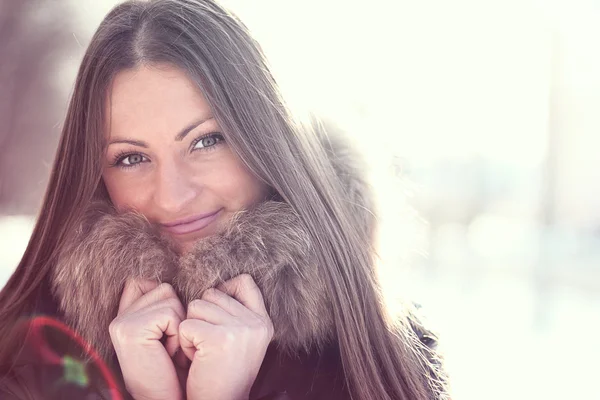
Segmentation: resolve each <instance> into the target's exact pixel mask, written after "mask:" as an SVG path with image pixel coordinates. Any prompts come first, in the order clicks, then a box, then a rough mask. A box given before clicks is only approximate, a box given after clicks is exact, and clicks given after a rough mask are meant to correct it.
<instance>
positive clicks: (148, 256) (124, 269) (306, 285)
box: [50, 130, 375, 358]
mask: <svg viewBox="0 0 600 400" xmlns="http://www.w3.org/2000/svg"><path fill="white" fill-rule="evenodd" d="M322 138H323V139H326V140H323V144H324V146H325V148H326V150H327V152H328V155H329V159H330V161H331V163H332V166H333V168H334V170H335V172H336V174H337V176H338V178H339V179H340V181H341V182H342V185H343V187H344V188H345V189H346V191H347V198H348V200H349V204H351V205H352V206H353V207H355V212H354V213H353V214H352V216H353V217H354V218H355V220H356V223H357V224H359V225H358V226H359V227H360V228H361V230H363V232H365V234H366V235H368V236H367V237H369V236H370V234H372V232H373V230H374V225H375V223H374V215H373V213H372V211H371V210H372V202H371V195H370V190H369V188H368V185H367V183H366V181H365V178H364V176H363V171H364V168H363V165H362V163H361V160H360V158H359V157H357V155H356V154H355V153H354V152H353V151H352V150H351V149H350V147H348V144H347V142H346V141H345V140H343V139H341V136H340V135H339V134H334V135H331V130H329V135H325V134H323V135H322ZM242 273H248V274H250V275H251V276H252V277H253V278H254V279H255V281H256V282H257V284H258V286H259V287H260V289H261V291H262V293H263V297H264V299H265V303H266V306H267V309H268V311H269V315H270V316H271V319H272V321H273V326H274V328H275V334H274V341H275V344H276V345H277V346H278V348H279V350H280V351H283V352H286V353H288V354H298V353H299V352H303V351H311V350H314V349H317V350H318V349H322V348H323V347H325V346H326V345H327V344H328V343H329V342H330V341H331V340H332V339H333V338H334V337H335V325H334V321H333V315H332V312H331V307H330V299H329V295H328V293H327V290H326V282H325V278H324V276H323V271H322V270H321V269H320V268H319V266H318V265H317V262H316V261H315V255H314V253H313V251H312V246H311V243H310V240H309V237H308V235H307V233H306V231H305V229H304V228H303V226H302V223H301V221H300V219H299V217H298V215H297V214H296V213H295V212H294V210H293V209H292V208H291V207H290V206H289V205H287V204H286V203H283V202H278V201H266V202H264V203H261V204H259V205H258V206H256V207H255V208H253V209H249V210H245V211H242V212H239V213H238V214H237V215H236V216H235V217H234V218H232V220H231V221H230V223H229V224H228V226H227V227H226V228H225V229H224V230H223V231H221V232H220V233H219V234H216V235H214V236H211V237H209V238H206V239H202V240H200V241H198V242H197V243H196V245H195V248H194V249H193V250H192V251H191V252H189V253H186V254H184V255H182V256H179V255H177V253H176V252H175V251H174V249H173V248H172V247H171V245H170V244H169V243H168V242H167V241H166V240H165V239H164V238H162V237H161V236H160V234H159V232H158V230H157V229H156V228H155V227H153V226H152V225H151V224H149V223H148V221H147V220H146V219H145V218H144V217H143V216H141V215H138V214H134V213H124V214H120V215H118V214H117V213H116V212H115V211H114V210H113V209H112V207H111V206H110V205H108V204H104V203H94V204H92V205H91V206H90V208H89V210H87V212H86V213H85V215H84V217H83V218H82V220H81V222H80V223H79V224H78V226H77V227H76V229H74V233H73V235H72V236H71V238H70V239H69V241H68V242H67V244H66V245H65V246H64V247H63V251H62V252H61V253H60V254H59V256H58V260H57V263H56V265H55V268H54V269H53V271H52V276H51V282H50V283H51V287H52V291H53V294H54V296H55V297H56V299H57V301H58V303H59V308H60V311H61V312H62V313H63V314H64V317H65V319H66V321H67V323H69V324H70V325H72V326H73V327H74V328H75V329H76V330H77V331H78V332H79V333H80V334H81V335H82V336H83V338H84V339H86V340H87V341H88V342H89V343H90V344H92V345H93V346H94V347H95V348H96V350H97V351H98V352H99V353H100V354H101V355H102V356H103V357H105V358H112V357H113V355H114V353H113V350H112V344H111V341H110V337H109V334H108V326H109V324H110V322H111V321H112V319H113V318H114V317H115V316H116V313H117V309H118V304H119V299H120V295H121V292H122V290H123V286H124V283H125V281H126V280H127V279H128V278H132V277H133V278H145V279H157V280H159V281H163V282H170V283H172V285H173V287H174V288H175V290H176V291H177V292H178V294H179V295H180V298H181V300H182V302H183V303H184V306H185V305H187V304H188V302H190V301H191V300H193V299H195V298H198V297H199V296H200V295H201V294H202V292H203V291H204V290H206V289H207V288H210V287H214V286H217V285H218V284H219V283H221V282H223V281H225V280H227V279H230V278H232V277H234V276H237V275H239V274H242Z"/></svg>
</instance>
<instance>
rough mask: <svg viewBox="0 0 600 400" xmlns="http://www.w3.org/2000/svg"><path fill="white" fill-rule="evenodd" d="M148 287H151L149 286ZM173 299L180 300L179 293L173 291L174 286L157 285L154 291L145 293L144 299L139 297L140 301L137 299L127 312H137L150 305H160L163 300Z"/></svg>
mask: <svg viewBox="0 0 600 400" xmlns="http://www.w3.org/2000/svg"><path fill="white" fill-rule="evenodd" d="M147 287H149V286H147ZM142 289H145V287H142ZM171 298H174V299H177V300H179V298H178V297H177V293H176V292H175V289H173V286H171V285H169V284H168V283H161V284H157V286H156V287H154V288H153V289H152V290H150V291H148V292H146V293H144V295H143V296H142V297H139V298H138V299H136V300H135V301H134V302H133V303H132V304H131V305H130V306H129V308H128V309H127V312H135V311H138V310H140V309H142V308H145V307H149V306H150V305H152V304H154V303H158V302H160V301H162V300H166V299H171Z"/></svg>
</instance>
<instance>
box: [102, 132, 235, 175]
mask: <svg viewBox="0 0 600 400" xmlns="http://www.w3.org/2000/svg"><path fill="white" fill-rule="evenodd" d="M209 137H214V138H215V139H216V141H215V144H213V145H212V146H208V147H200V148H198V149H194V146H196V145H197V144H198V143H199V142H201V141H202V140H204V139H206V138H209ZM224 141H225V138H224V137H223V135H222V134H220V133H218V132H213V133H208V134H206V135H202V136H200V137H198V138H196V139H194V140H193V141H192V144H191V146H190V147H191V148H192V149H191V151H212V150H215V147H216V146H218V145H220V144H222V143H223V142H224ZM135 155H139V156H141V157H142V159H145V160H147V159H148V158H147V157H146V156H145V155H143V154H141V153H138V152H131V151H125V150H124V151H121V152H119V153H117V154H116V155H115V156H114V157H113V161H112V162H111V164H110V166H111V167H117V168H123V169H129V168H135V167H137V166H138V165H140V164H142V163H144V162H146V161H145V160H142V161H140V162H138V163H135V164H131V165H126V164H123V161H124V160H125V159H126V158H127V157H129V156H135Z"/></svg>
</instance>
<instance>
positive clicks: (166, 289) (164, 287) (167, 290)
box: [157, 282, 176, 296]
mask: <svg viewBox="0 0 600 400" xmlns="http://www.w3.org/2000/svg"><path fill="white" fill-rule="evenodd" d="M157 289H158V290H159V291H160V292H161V293H164V294H165V295H167V296H176V293H175V289H174V288H173V286H172V285H171V284H170V283H167V282H163V283H161V284H160V285H158V288H157Z"/></svg>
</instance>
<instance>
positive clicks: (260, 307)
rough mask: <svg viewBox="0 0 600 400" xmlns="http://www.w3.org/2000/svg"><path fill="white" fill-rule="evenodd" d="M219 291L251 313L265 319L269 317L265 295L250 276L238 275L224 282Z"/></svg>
mask: <svg viewBox="0 0 600 400" xmlns="http://www.w3.org/2000/svg"><path fill="white" fill-rule="evenodd" d="M219 289H220V290H222V291H223V292H225V293H226V294H228V295H229V296H231V297H233V298H234V299H236V300H238V301H239V302H240V303H242V304H243V305H244V306H246V307H247V308H248V309H250V310H251V311H254V312H255V313H257V314H259V315H262V316H265V317H268V316H269V315H268V313H267V309H266V307H265V301H264V299H263V295H262V293H261V291H260V289H259V287H258V286H257V285H256V282H254V279H252V277H251V276H250V275H248V274H241V275H238V276H236V277H235V278H233V279H230V280H228V281H226V282H223V283H222V284H221V285H219Z"/></svg>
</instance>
